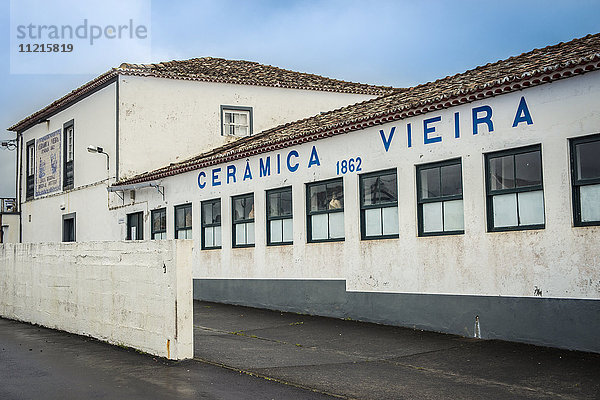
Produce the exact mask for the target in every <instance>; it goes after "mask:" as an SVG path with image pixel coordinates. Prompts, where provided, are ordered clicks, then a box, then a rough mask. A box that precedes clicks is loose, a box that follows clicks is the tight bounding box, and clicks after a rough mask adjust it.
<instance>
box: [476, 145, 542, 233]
mask: <svg viewBox="0 0 600 400" xmlns="http://www.w3.org/2000/svg"><path fill="white" fill-rule="evenodd" d="M485 170H486V190H487V213H488V231H503V230H519V229H539V228H543V227H544V223H545V216H544V191H543V186H542V151H541V147H540V146H539V145H538V146H530V147H523V148H519V149H513V150H507V151H500V152H497V153H491V154H486V156H485Z"/></svg>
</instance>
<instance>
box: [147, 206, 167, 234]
mask: <svg viewBox="0 0 600 400" xmlns="http://www.w3.org/2000/svg"><path fill="white" fill-rule="evenodd" d="M150 219H151V220H152V225H151V227H152V232H151V236H150V238H151V239H152V240H157V239H166V238H167V209H166V208H160V209H158V210H152V213H151V218H150Z"/></svg>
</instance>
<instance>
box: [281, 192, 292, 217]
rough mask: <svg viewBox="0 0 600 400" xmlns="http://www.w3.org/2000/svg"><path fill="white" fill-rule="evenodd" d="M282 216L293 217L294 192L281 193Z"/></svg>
mask: <svg viewBox="0 0 600 400" xmlns="http://www.w3.org/2000/svg"><path fill="white" fill-rule="evenodd" d="M280 201H281V205H280V211H281V215H292V190H291V189H290V190H286V191H285V192H281V200H280Z"/></svg>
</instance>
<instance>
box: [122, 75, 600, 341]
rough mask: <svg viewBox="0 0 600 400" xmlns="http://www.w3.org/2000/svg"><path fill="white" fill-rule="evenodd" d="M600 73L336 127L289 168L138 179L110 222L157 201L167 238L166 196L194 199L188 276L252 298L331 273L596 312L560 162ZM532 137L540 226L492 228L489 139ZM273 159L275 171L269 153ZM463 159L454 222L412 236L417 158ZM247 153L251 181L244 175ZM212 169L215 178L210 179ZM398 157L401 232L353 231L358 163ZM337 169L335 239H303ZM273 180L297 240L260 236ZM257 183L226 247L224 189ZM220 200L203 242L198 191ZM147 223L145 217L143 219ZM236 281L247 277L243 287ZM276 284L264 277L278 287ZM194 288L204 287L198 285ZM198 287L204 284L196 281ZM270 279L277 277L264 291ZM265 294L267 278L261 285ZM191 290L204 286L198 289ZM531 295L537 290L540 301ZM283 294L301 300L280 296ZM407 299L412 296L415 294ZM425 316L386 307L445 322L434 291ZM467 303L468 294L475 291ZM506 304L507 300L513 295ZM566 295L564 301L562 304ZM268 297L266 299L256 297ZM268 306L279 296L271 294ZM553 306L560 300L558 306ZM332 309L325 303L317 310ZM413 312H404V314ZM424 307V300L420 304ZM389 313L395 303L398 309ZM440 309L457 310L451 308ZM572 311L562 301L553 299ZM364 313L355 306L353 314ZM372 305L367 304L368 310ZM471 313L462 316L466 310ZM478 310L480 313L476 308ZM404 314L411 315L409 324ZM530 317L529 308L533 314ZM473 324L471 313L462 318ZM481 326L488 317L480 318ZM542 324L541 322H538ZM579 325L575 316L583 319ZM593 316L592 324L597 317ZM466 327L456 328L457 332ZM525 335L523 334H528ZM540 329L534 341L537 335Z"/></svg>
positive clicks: (588, 252) (591, 239) (598, 266)
mask: <svg viewBox="0 0 600 400" xmlns="http://www.w3.org/2000/svg"><path fill="white" fill-rule="evenodd" d="M599 93H600V73H599V72H592V73H588V74H585V75H583V76H577V77H573V78H568V79H564V80H561V81H558V82H554V83H550V84H545V85H542V86H538V87H534V88H530V89H525V90H522V91H519V92H515V93H510V94H505V95H501V96H497V97H493V98H490V99H486V100H484V101H475V102H473V103H470V104H464V105H461V106H457V107H452V108H450V109H445V110H440V111H434V112H430V113H428V114H426V115H421V116H417V117H412V118H407V119H405V120H402V121H397V122H393V123H388V124H385V125H381V126H376V127H372V128H367V129H364V130H361V131H357V132H351V133H348V134H345V135H338V136H335V137H332V138H328V139H323V140H319V141H317V142H313V143H306V144H303V145H299V146H296V147H294V149H293V150H295V151H297V152H298V157H297V158H296V157H294V159H293V161H294V163H295V162H298V163H299V167H298V169H297V170H296V171H295V172H292V171H290V170H288V168H287V167H286V166H285V160H286V159H287V155H288V154H289V152H290V151H291V150H292V149H284V150H281V151H278V152H273V153H268V154H263V155H260V156H254V157H250V158H249V159H247V160H239V161H236V162H233V163H229V164H226V165H218V166H215V167H211V168H208V169H206V170H201V171H193V172H189V173H185V174H181V175H178V176H173V177H169V178H165V179H164V180H163V181H162V184H163V185H164V188H165V200H163V199H162V197H161V196H159V195H158V194H157V193H156V191H155V190H154V189H144V190H138V191H137V193H136V195H137V197H136V202H139V204H133V205H131V206H127V207H124V208H122V209H119V210H116V211H115V214H116V215H115V216H114V218H113V219H114V220H117V219H118V218H124V217H125V215H126V214H127V213H129V212H133V211H138V209H139V208H142V207H143V208H147V209H150V210H152V209H154V208H160V207H167V210H168V212H169V214H168V222H167V237H169V238H172V237H173V224H174V223H173V213H172V208H173V206H175V205H177V204H183V203H192V206H193V221H194V222H193V238H194V240H195V242H196V246H195V250H194V252H195V255H194V260H195V261H194V271H193V273H194V278H195V279H196V280H199V281H202V282H206V285H210V282H209V281H210V280H215V279H217V280H218V279H228V280H231V281H232V282H234V283H235V286H236V291H237V294H238V297H240V296H241V297H244V296H246V297H247V298H248V299H250V298H252V297H253V296H254V295H255V294H256V293H257V292H256V289H255V287H254V286H253V285H252V284H251V282H250V280H253V279H258V280H269V281H270V282H273V285H275V286H276V285H277V283H276V282H275V281H276V280H281V279H284V280H289V279H291V280H317V281H321V280H331V279H334V280H340V281H343V282H345V284H346V290H347V291H348V292H360V293H366V294H367V295H369V294H372V295H373V296H377V295H379V294H382V293H394V294H407V295H408V294H419V295H427V296H432V297H435V296H443V295H456V296H471V297H470V298H471V299H472V298H474V297H477V296H481V297H482V301H483V298H484V297H485V298H489V297H490V296H505V297H509V298H512V299H517V300H519V299H530V301H527V302H522V303H519V304H525V305H526V306H527V307H528V308H527V310H523V312H524V313H526V314H527V315H537V316H538V317H539V318H543V319H544V321H545V322H544V324H545V323H546V322H547V321H551V320H553V319H554V318H555V315H554V314H553V312H551V311H550V310H551V309H552V308H551V307H550V308H548V307H545V306H544V304H546V303H547V300H546V299H553V300H557V301H558V303H557V304H560V302H561V301H563V300H564V301H570V300H571V299H585V300H586V301H591V303H590V304H593V305H594V306H593V307H595V308H596V310H598V305H599V304H600V258H598V248H599V247H600V227H598V226H589V227H574V226H573V222H572V221H573V211H572V210H573V207H572V204H571V201H572V188H571V176H570V164H569V163H570V161H569V156H570V154H569V145H568V143H569V138H574V137H580V136H585V135H590V134H594V133H597V132H598V126H600V114H599V113H597V112H595V111H594V110H596V109H598V107H600V100H599V99H600V96H598V94H599ZM521 97H525V99H526V102H527V105H528V107H529V111H530V112H531V116H532V119H533V124H527V123H524V122H523V123H520V124H518V125H517V126H516V127H513V126H512V125H513V121H514V119H515V116H516V115H517V110H518V106H519V103H520V100H521ZM484 105H489V106H490V107H491V108H492V110H493V114H492V121H493V123H494V130H493V131H492V132H489V131H488V129H487V127H486V126H485V124H483V125H480V126H479V130H478V132H477V134H473V126H472V122H473V120H472V111H473V108H475V107H479V106H484ZM455 113H458V122H459V127H460V132H459V133H460V134H459V137H458V138H457V137H456V136H455ZM433 117H440V118H441V120H440V121H439V122H435V123H432V124H431V126H434V127H435V132H434V133H431V134H429V136H430V137H440V138H441V141H439V142H435V143H431V144H425V143H424V120H426V119H429V118H433ZM409 124H410V127H411V145H410V146H409V145H408V133H407V132H408V126H409ZM392 128H394V129H395V134H394V136H393V138H392V139H391V141H390V144H389V148H388V149H387V150H386V148H385V145H384V142H383V141H382V137H381V135H380V131H383V132H384V135H385V137H386V138H389V137H390V136H389V135H390V134H391V131H392ZM534 144H540V145H541V148H542V170H543V186H544V212H545V227H544V228H543V229H537V230H519V231H509V232H488V231H487V224H486V204H485V200H486V193H485V176H484V155H485V154H486V153H488V152H493V151H497V150H503V149H510V148H516V147H521V146H527V145H534ZM313 146H314V147H315V149H316V150H317V152H318V156H319V161H320V162H319V165H312V166H311V167H310V168H309V166H308V164H309V160H310V154H311V151H312V150H311V149H312V147H313ZM267 156H270V157H271V162H272V166H271V167H272V170H271V174H270V175H269V176H262V177H261V176H260V174H259V159H261V158H263V159H265V158H266V157H267ZM278 156H279V157H280V158H281V160H282V164H281V170H280V172H277V168H275V166H274V165H273V164H274V163H275V162H276V160H277V157H278ZM357 157H361V159H362V165H361V168H362V170H361V171H360V172H358V173H357V172H356V171H354V172H349V173H346V174H343V175H342V174H338V171H337V169H336V164H337V162H338V161H341V160H347V159H349V158H357ZM452 158H460V159H461V161H462V176H463V203H464V224H465V228H464V234H460V235H445V236H432V237H419V236H418V232H417V200H416V198H417V195H416V173H415V168H416V165H418V164H423V163H428V162H436V161H443V160H448V159H452ZM229 165H234V166H235V167H236V171H237V179H236V182H235V183H234V182H229V183H227V180H226V173H225V171H226V168H227V167H228V166H229ZM246 165H249V166H250V169H251V171H252V174H253V178H252V179H246V180H244V179H243V176H244V171H245V168H246ZM213 168H221V170H220V172H218V173H217V175H218V177H219V179H218V180H219V182H220V183H221V184H220V185H218V186H217V185H212V183H211V177H212V171H213ZM390 168H394V169H395V170H396V171H397V176H398V196H399V198H398V204H399V207H398V218H399V226H400V232H399V237H398V238H397V239H380V240H361V238H360V205H359V176H358V175H359V174H361V173H367V172H373V171H380V170H385V169H390ZM200 172H204V174H205V176H206V177H207V178H206V179H205V182H206V183H207V185H206V187H205V188H204V189H201V188H199V186H198V177H199V173H200ZM335 177H342V178H343V182H344V200H345V210H344V220H345V240H344V241H342V242H330V243H307V234H306V229H307V227H306V197H305V196H306V186H305V185H306V183H310V182H315V181H320V180H324V179H330V178H335ZM283 186H291V187H292V197H293V214H294V220H293V229H294V236H293V237H294V243H293V245H288V246H267V245H266V229H265V227H266V216H265V211H264V210H265V209H266V204H265V202H266V200H265V190H268V189H274V188H278V187H283ZM246 193H254V199H255V210H257V212H256V217H255V227H256V230H255V236H256V245H255V247H252V248H232V218H231V196H235V195H239V194H246ZM215 198H220V199H221V207H222V208H221V211H222V242H223V245H222V249H219V250H200V239H201V236H200V203H201V201H202V200H209V199H215ZM147 229H149V227H148V228H147ZM238 280H248V282H247V283H248V285H247V286H246V289H245V290H243V289H242V287H243V285H241V284H240V285H238V284H237V283H238ZM275 286H274V287H275ZM201 287H202V286H201ZM204 287H207V286H204ZM274 290H276V289H274ZM264 292H267V293H266V294H265V297H268V290H264V291H262V292H260V293H264ZM198 296H200V297H199V298H202V293H200V292H199V294H198ZM540 297H541V299H540ZM288 301H289V303H290V304H293V303H294V302H296V301H298V302H299V304H302V299H296V298H293V297H289V300H288ZM411 304H413V303H411ZM421 304H422V307H421V308H420V309H419V310H420V311H423V313H422V315H423V316H424V317H425V318H426V319H427V320H426V321H423V320H421V321H416V320H412V319H411V318H412V316H414V315H415V313H414V312H413V311H412V310H405V311H406V312H405V314H403V315H399V316H396V319H395V320H396V321H397V323H398V324H403V325H408V326H412V325H415V326H416V325H422V326H425V325H427V326H429V329H433V330H444V329H445V328H444V326H443V325H442V324H441V323H438V322H439V321H436V317H435V315H436V312H437V311H436V310H434V309H431V308H429V309H428V307H429V306H431V307H435V304H440V303H439V302H436V301H431V302H422V303H421ZM473 304H475V303H473ZM515 304H516V303H515ZM569 304H571V303H569ZM265 306H268V302H265ZM271 306H272V307H275V304H272V305H271ZM555 309H557V310H558V309H561V306H560V305H557V308H555ZM515 310H516V308H515V307H513V306H510V307H509V306H507V303H506V302H505V303H501V305H500V306H499V307H498V308H496V309H495V311H494V312H493V313H490V314H489V315H490V316H491V315H493V318H494V319H495V322H494V324H493V325H494V326H499V327H500V328H502V326H504V328H505V329H506V330H508V329H512V328H510V326H509V323H510V321H511V320H512V318H513V314H514V312H515ZM329 311H331V310H328V309H326V308H323V309H322V310H321V313H327V312H329ZM409 311H410V312H409ZM427 311H429V312H427ZM398 312H402V309H400V310H399V311H398ZM449 312H453V313H456V312H460V310H458V309H453V310H452V311H449ZM562 312H565V313H568V312H569V311H568V307H566V308H562ZM361 314H362V317H361V318H365V315H364V313H361ZM373 314H375V313H373ZM475 316H476V315H470V316H469V318H468V320H471V321H474V319H475ZM479 316H480V318H483V319H485V318H487V317H488V315H485V313H484V314H483V315H479ZM381 321H385V319H382V320H381ZM411 321H412V323H411ZM537 322H539V321H536V320H535V319H532V320H530V321H529V322H528V323H529V324H535V323H537ZM469 325H470V324H469ZM488 326H489V324H488ZM540 326H542V325H540ZM579 326H581V324H580V325H579ZM596 328H597V327H595V329H596ZM453 333H459V334H464V331H462V328H461V331H460V332H453ZM494 335H495V336H494V337H499V338H502V337H505V338H509V337H519V334H518V333H517V334H514V333H509V332H508V331H502V329H499V330H497V331H496V332H495V333H494ZM557 335H558V336H556V337H554V338H553V339H552V340H553V343H554V345H557V346H561V344H560V343H563V345H562V346H564V347H570V348H572V347H571V346H572V342H571V339H570V338H567V337H566V336H560V335H561V334H560V333H557ZM524 336H526V334H524ZM527 337H528V339H527V341H530V342H534V343H547V342H548V340H549V339H547V338H546V339H543V340H542V338H540V337H538V338H537V339H536V338H535V337H534V336H527ZM536 340H537V342H536Z"/></svg>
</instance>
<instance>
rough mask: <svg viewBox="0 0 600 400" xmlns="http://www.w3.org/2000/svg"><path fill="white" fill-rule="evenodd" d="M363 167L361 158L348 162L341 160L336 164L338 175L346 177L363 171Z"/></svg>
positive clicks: (351, 159)
mask: <svg viewBox="0 0 600 400" xmlns="http://www.w3.org/2000/svg"><path fill="white" fill-rule="evenodd" d="M361 165H362V159H361V158H360V157H356V158H350V159H348V160H340V161H338V162H337V163H336V164H335V166H336V171H337V174H338V175H344V174H346V173H348V172H359V171H362V168H361Z"/></svg>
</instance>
